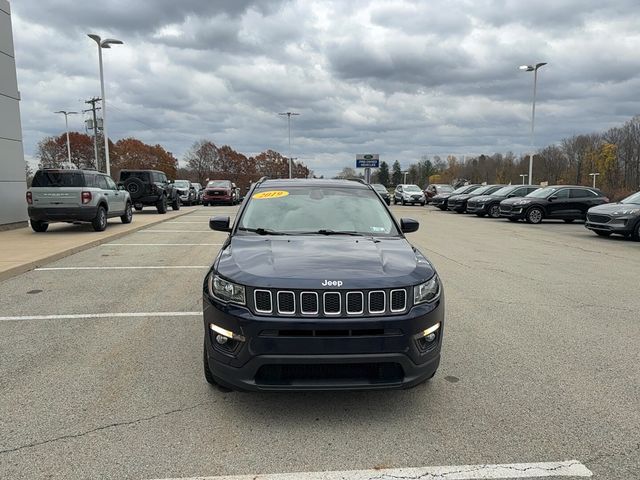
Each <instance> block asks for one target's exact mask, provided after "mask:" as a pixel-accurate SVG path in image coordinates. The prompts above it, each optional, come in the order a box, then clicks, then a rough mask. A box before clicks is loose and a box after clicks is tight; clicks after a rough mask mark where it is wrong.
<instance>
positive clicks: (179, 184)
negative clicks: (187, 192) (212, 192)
mask: <svg viewBox="0 0 640 480" xmlns="http://www.w3.org/2000/svg"><path fill="white" fill-rule="evenodd" d="M174 185H175V186H176V187H180V188H189V181H188V180H176V181H175V182H174Z"/></svg>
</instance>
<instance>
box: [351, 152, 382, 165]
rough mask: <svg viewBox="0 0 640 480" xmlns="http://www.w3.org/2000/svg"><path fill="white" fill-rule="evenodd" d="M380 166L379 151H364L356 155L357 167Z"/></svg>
mask: <svg viewBox="0 0 640 480" xmlns="http://www.w3.org/2000/svg"><path fill="white" fill-rule="evenodd" d="M378 167H380V155H379V154H377V153H364V154H360V153H359V154H357V155H356V168H378Z"/></svg>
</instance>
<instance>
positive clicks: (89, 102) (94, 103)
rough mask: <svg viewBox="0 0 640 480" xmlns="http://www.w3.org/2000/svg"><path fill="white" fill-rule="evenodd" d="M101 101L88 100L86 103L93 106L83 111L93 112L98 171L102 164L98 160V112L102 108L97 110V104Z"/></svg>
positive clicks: (94, 146) (96, 99)
mask: <svg viewBox="0 0 640 480" xmlns="http://www.w3.org/2000/svg"><path fill="white" fill-rule="evenodd" d="M100 100H101V99H100V98H98V97H93V98H91V99H89V100H87V101H86V102H84V103H88V104H89V105H91V108H90V109H89V110H83V111H84V112H89V111H91V112H93V153H94V155H95V158H96V168H97V169H98V170H100V162H99V160H98V118H97V117H96V110H99V109H100V107H97V108H96V103H97V102H99V101H100Z"/></svg>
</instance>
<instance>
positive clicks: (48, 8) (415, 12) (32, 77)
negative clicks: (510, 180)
mask: <svg viewBox="0 0 640 480" xmlns="http://www.w3.org/2000/svg"><path fill="white" fill-rule="evenodd" d="M11 8H12V13H13V16H12V18H13V29H14V40H15V49H16V62H17V66H18V83H19V89H20V91H21V95H22V102H21V112H22V124H23V134H24V146H25V153H26V154H27V157H28V158H29V157H30V156H32V155H33V154H34V152H35V148H36V144H37V142H38V140H39V139H41V138H42V137H44V136H46V135H54V134H59V133H61V131H62V130H63V127H64V121H63V118H62V116H60V115H54V114H53V113H52V112H53V111H55V110H60V109H66V110H79V109H82V108H86V106H85V105H84V103H83V101H84V100H85V99H87V98H89V97H91V96H94V95H96V96H97V95H99V81H98V61H97V47H96V44H95V43H94V42H93V41H92V40H90V39H89V38H87V36H86V33H89V32H94V33H97V34H100V35H102V36H103V38H105V37H114V38H118V39H121V40H123V41H124V42H125V44H124V45H123V46H116V47H114V48H112V49H110V50H105V51H104V60H105V79H106V84H107V85H106V88H107V100H108V102H109V103H108V113H109V134H110V136H111V138H113V139H118V138H122V137H125V136H135V137H138V138H141V139H142V140H144V141H146V142H148V143H161V144H163V145H164V146H165V147H166V148H167V149H168V150H170V151H172V152H173V153H174V154H175V155H176V156H178V157H179V158H182V155H183V154H184V152H185V151H186V150H187V149H188V148H189V146H190V145H191V144H192V143H193V142H194V141H195V140H198V139H201V138H208V139H211V140H213V141H214V142H215V143H216V144H218V145H222V144H229V145H231V146H233V147H234V148H235V149H237V150H239V151H241V152H243V153H245V154H248V155H250V154H255V153H258V152H260V151H262V150H265V149H267V148H272V149H276V150H279V151H282V152H283V153H285V154H286V152H287V148H288V147H287V125H286V119H285V118H283V117H279V116H278V115H277V113H278V112H283V111H287V110H293V111H296V112H300V113H301V115H300V116H299V117H295V118H294V120H293V122H292V125H293V127H292V132H293V143H294V145H293V156H296V157H299V158H300V159H302V160H303V161H304V162H305V163H306V164H307V165H308V166H309V167H310V168H312V169H313V170H314V171H315V172H316V173H318V174H324V175H333V174H335V173H336V172H337V171H339V170H340V169H341V168H342V167H343V166H348V165H352V164H353V163H354V158H355V154H356V153H380V155H381V158H382V159H386V160H388V161H393V160H395V159H398V160H400V162H401V163H402V164H403V165H408V164H409V163H410V162H412V161H415V160H416V159H419V158H420V157H421V156H422V155H425V154H428V155H434V154H440V155H446V154H449V153H453V154H459V155H463V154H467V155H471V154H479V153H493V152H496V151H500V152H506V151H508V150H512V151H514V152H516V153H522V152H524V151H526V150H527V144H528V129H529V122H530V115H531V93H532V85H533V76H532V74H531V73H525V72H521V71H519V70H518V68H517V67H518V65H521V64H523V63H532V62H542V61H546V62H548V63H549V65H548V66H546V67H543V69H542V70H541V71H540V72H539V82H538V104H537V109H536V144H537V145H547V144H550V143H554V142H558V141H560V140H561V139H562V138H563V137H566V136H570V135H572V134H575V133H588V132H592V131H597V130H602V129H605V128H608V127H610V126H613V125H616V124H619V123H622V122H624V121H626V120H627V119H629V118H630V117H631V116H633V115H635V114H637V113H640V95H638V93H639V92H640V55H639V54H638V52H639V51H640V30H639V29H638V25H640V6H639V5H638V3H637V0H607V1H602V0H536V1H529V0H429V1H427V0H424V1H413V2H411V1H400V0H398V1H396V0H393V1H392V0H387V1H381V0H373V1H365V0H349V1H347V0H343V1H337V0H336V1H312V0H297V1H286V0H217V1H213V0H180V1H177V0H153V1H151V0H148V1H144V0H126V1H125V0H109V1H108V2H96V1H92V2H79V1H77V0H47V1H43V0H14V1H13V2H11ZM70 120H71V127H72V128H73V129H76V130H79V129H82V128H83V127H82V120H81V118H80V117H75V118H74V117H70Z"/></svg>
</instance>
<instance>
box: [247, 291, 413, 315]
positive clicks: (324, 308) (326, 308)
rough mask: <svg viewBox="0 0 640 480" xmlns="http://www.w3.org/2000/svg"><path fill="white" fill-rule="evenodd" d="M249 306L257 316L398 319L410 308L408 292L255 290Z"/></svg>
mask: <svg viewBox="0 0 640 480" xmlns="http://www.w3.org/2000/svg"><path fill="white" fill-rule="evenodd" d="M252 300H253V302H252V304H251V305H249V306H250V307H251V308H252V310H253V311H254V312H255V313H256V314H258V315H276V314H277V315H300V316H304V317H309V316H315V317H356V316H361V317H362V316H377V315H399V314H402V313H404V312H406V311H407V310H408V309H409V307H410V305H409V303H408V300H407V289H405V288H397V289H389V290H321V291H317V292H314V291H308V290H301V291H295V290H270V289H254V290H253V298H252Z"/></svg>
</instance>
